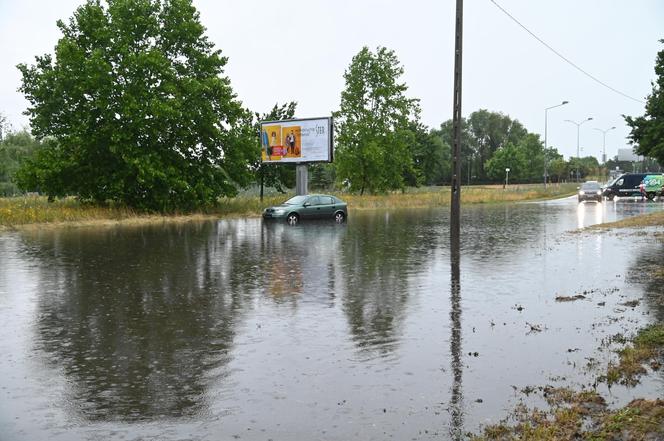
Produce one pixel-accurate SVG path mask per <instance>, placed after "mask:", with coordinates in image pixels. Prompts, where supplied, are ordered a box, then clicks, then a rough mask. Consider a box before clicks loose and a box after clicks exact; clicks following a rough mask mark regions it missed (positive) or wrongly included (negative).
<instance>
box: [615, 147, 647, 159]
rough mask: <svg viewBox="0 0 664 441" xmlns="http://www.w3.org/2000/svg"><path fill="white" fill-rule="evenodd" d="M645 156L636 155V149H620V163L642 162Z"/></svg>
mask: <svg viewBox="0 0 664 441" xmlns="http://www.w3.org/2000/svg"><path fill="white" fill-rule="evenodd" d="M642 160H643V156H639V155H637V154H636V153H634V149H618V161H632V162H634V161H642Z"/></svg>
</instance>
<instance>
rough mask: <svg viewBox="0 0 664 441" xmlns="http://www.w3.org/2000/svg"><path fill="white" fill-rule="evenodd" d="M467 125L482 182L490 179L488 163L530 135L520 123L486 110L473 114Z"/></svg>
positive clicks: (478, 175) (478, 174)
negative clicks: (496, 154)
mask: <svg viewBox="0 0 664 441" xmlns="http://www.w3.org/2000/svg"><path fill="white" fill-rule="evenodd" d="M466 124H467V126H468V132H469V135H470V141H471V142H470V146H469V147H470V148H471V150H472V154H473V156H474V157H476V158H478V159H479V161H478V166H479V167H478V170H477V172H476V174H477V177H478V178H479V179H480V180H485V179H486V178H487V177H488V172H487V170H486V161H488V160H489V159H490V158H491V157H493V155H494V154H495V153H496V152H497V151H498V150H499V149H500V148H502V147H504V146H505V145H507V144H508V143H511V144H512V145H514V146H518V145H519V143H520V142H521V140H522V139H523V137H524V136H526V134H527V133H528V131H527V130H526V129H525V128H524V127H523V125H522V124H521V123H520V122H519V121H517V120H513V119H512V118H510V117H509V116H508V115H505V114H503V113H500V112H489V111H488V110H485V109H480V110H478V111H476V112H473V113H471V114H470V116H469V117H468V120H467V121H466ZM503 171H504V170H503Z"/></svg>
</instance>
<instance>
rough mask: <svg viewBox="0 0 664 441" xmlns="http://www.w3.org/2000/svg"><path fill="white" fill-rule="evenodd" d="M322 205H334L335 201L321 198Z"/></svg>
mask: <svg viewBox="0 0 664 441" xmlns="http://www.w3.org/2000/svg"><path fill="white" fill-rule="evenodd" d="M320 203H321V205H332V204H334V201H333V200H332V198H331V197H329V196H320Z"/></svg>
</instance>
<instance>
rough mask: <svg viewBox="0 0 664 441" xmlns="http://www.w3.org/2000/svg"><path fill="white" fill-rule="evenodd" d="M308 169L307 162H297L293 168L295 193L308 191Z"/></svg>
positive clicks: (300, 193) (299, 193)
mask: <svg viewBox="0 0 664 441" xmlns="http://www.w3.org/2000/svg"><path fill="white" fill-rule="evenodd" d="M308 189H309V169H308V168H307V164H297V166H296V168H295V194H296V195H302V194H307V193H308V192H309V191H308Z"/></svg>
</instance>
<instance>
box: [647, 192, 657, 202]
mask: <svg viewBox="0 0 664 441" xmlns="http://www.w3.org/2000/svg"><path fill="white" fill-rule="evenodd" d="M646 198H648V200H649V201H652V200H653V199H655V193H653V192H652V191H651V192H650V193H646Z"/></svg>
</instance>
